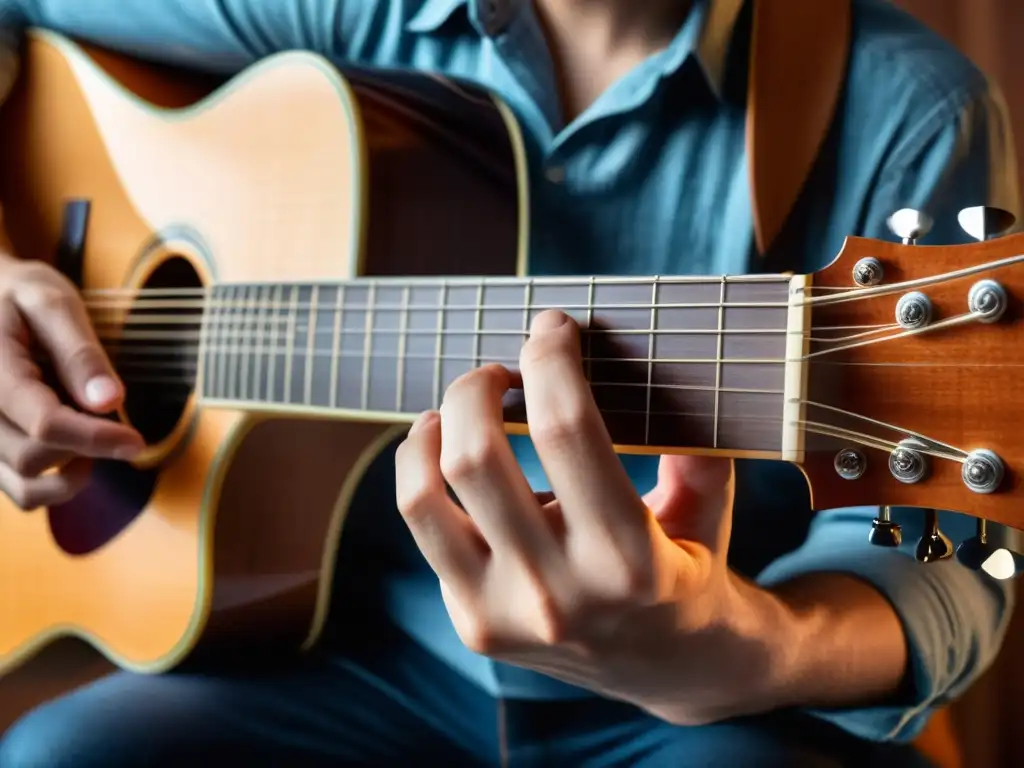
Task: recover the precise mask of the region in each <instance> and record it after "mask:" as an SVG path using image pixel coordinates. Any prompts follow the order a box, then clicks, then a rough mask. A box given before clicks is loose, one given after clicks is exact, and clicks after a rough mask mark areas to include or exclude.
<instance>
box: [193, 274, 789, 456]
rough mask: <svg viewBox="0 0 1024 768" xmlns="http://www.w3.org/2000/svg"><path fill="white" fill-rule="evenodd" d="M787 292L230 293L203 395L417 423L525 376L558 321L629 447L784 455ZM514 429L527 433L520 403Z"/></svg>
mask: <svg viewBox="0 0 1024 768" xmlns="http://www.w3.org/2000/svg"><path fill="white" fill-rule="evenodd" d="M789 292H790V278H788V277H785V276H745V277H730V278H718V277H715V278H706V279H702V278H696V279H694V278H685V279H684V278H678V279H677V278H659V279H653V278H644V279H638V278H594V279H586V278H573V279H567V278H550V279H545V278H533V279H525V278H497V279H495V278H486V279H483V280H481V279H476V280H470V279H465V278H453V279H440V278H437V279H415V280H409V279H406V280H400V279H358V280H352V281H348V282H344V283H336V284H280V285H218V286H216V287H214V288H213V289H212V290H211V292H210V293H209V294H208V296H207V306H206V310H205V315H204V322H203V329H202V334H201V346H200V349H201V365H200V372H201V377H200V381H199V384H198V386H199V392H200V393H201V397H202V399H203V400H204V401H205V402H207V403H208V404H221V405H228V404H232V405H235V406H239V407H248V408H258V409H270V410H274V411H281V412H286V411H297V410H301V411H317V412H324V413H325V414H327V413H328V412H331V413H333V415H338V414H339V413H341V414H343V413H350V412H360V413H361V414H362V415H371V416H373V415H377V416H380V417H381V418H382V419H385V420H388V419H397V418H404V417H405V416H406V415H412V414H416V413H419V412H421V411H423V410H425V409H429V408H436V407H438V406H439V404H440V402H441V400H442V398H443V396H444V393H445V390H446V388H447V387H448V385H449V384H450V383H451V382H452V381H454V380H455V379H456V378H457V377H459V376H460V375H462V374H464V373H466V372H468V371H470V370H472V369H473V368H476V367H479V366H481V365H483V364H486V363H500V364H502V365H505V366H507V367H509V368H512V369H516V368H517V367H518V356H519V352H520V349H521V347H522V345H523V342H524V341H525V339H526V338H527V336H528V329H529V326H530V323H531V321H532V319H533V318H534V317H535V316H536V315H537V314H538V313H539V312H542V311H544V310H546V309H552V308H556V309H560V310H562V311H565V312H566V313H567V314H569V315H571V316H572V317H573V318H574V319H575V320H576V321H577V322H578V323H579V325H580V326H581V329H582V333H583V335H582V348H583V357H584V373H585V375H586V377H587V379H588V381H589V382H590V384H591V387H592V390H593V393H594V396H595V398H596V401H597V404H598V406H599V408H600V409H601V411H602V413H603V415H604V417H605V421H606V423H607V424H608V427H609V430H610V431H611V433H612V437H613V439H614V440H615V442H616V443H618V444H620V445H623V446H633V447H651V448H656V447H667V446H687V447H695V448H709V449H721V450H723V451H732V452H746V451H751V452H764V453H778V452H780V451H781V449H782V443H783V433H784V422H783V408H784V403H785V391H784V387H785V382H786V372H785V358H786V338H787V322H788V321H787V318H788V316H789V311H790V310H789V304H790V296H789ZM507 419H508V421H509V422H512V423H517V422H519V423H521V422H524V421H525V413H523V410H522V407H521V398H518V399H517V397H516V396H515V394H514V393H513V394H512V395H510V398H509V409H508V413H507Z"/></svg>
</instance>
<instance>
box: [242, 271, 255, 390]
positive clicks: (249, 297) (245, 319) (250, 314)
mask: <svg viewBox="0 0 1024 768" xmlns="http://www.w3.org/2000/svg"><path fill="white" fill-rule="evenodd" d="M256 291H259V287H258V286H248V287H247V288H246V301H245V308H244V309H243V310H242V328H243V332H244V333H247V334H251V333H253V329H252V328H250V324H252V325H255V319H256V312H255V310H256V305H255V303H254V300H253V293H255V292H256ZM252 357H253V348H252V347H249V349H247V351H246V352H245V354H244V355H243V356H242V370H241V372H240V374H239V394H240V399H243V400H247V399H249V382H250V381H251V379H250V373H251V371H250V369H251V368H252V362H253V360H252Z"/></svg>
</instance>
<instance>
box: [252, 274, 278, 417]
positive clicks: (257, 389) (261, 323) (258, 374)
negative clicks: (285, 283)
mask: <svg viewBox="0 0 1024 768" xmlns="http://www.w3.org/2000/svg"><path fill="white" fill-rule="evenodd" d="M263 292H264V287H257V288H256V299H257V301H261V297H262V295H263ZM267 293H269V294H270V295H271V296H272V295H273V290H272V289H271V290H270V291H267ZM273 325H274V329H276V326H278V324H276V323H274V324H273ZM265 334H266V307H263V306H260V307H259V309H258V310H257V311H256V337H257V338H256V359H255V361H254V362H253V397H254V398H256V399H261V398H263V392H262V391H261V389H262V387H261V386H260V383H261V382H262V381H263V368H264V366H263V355H264V354H265V353H264V351H263V337H264V335H265ZM272 344H273V347H271V348H272V349H276V347H278V335H276V333H274V335H273V341H272ZM271 356H273V355H271ZM269 367H270V361H269V360H267V365H266V368H267V369H269ZM266 399H270V398H269V397H267V398H266Z"/></svg>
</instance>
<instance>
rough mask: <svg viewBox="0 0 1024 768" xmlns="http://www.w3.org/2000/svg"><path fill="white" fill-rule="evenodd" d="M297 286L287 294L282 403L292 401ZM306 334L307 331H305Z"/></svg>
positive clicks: (297, 312)
mask: <svg viewBox="0 0 1024 768" xmlns="http://www.w3.org/2000/svg"><path fill="white" fill-rule="evenodd" d="M298 315H299V286H297V285H295V284H293V285H292V286H291V291H290V292H289V294H288V330H287V331H286V333H287V334H288V346H287V348H286V349H285V353H284V393H283V394H284V401H285V402H286V403H290V402H291V401H292V372H293V371H294V370H295V326H297V325H298V323H299V317H298ZM307 333H308V331H307Z"/></svg>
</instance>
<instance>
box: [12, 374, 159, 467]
mask: <svg viewBox="0 0 1024 768" xmlns="http://www.w3.org/2000/svg"><path fill="white" fill-rule="evenodd" d="M3 378H4V381H3V384H2V386H0V410H3V412H4V415H5V416H6V417H7V419H8V420H9V421H10V422H11V423H12V424H14V425H15V426H17V427H18V428H19V429H21V430H22V431H23V432H24V433H25V434H26V435H28V436H29V437H31V438H32V439H34V440H37V441H39V442H41V443H45V444H46V445H48V446H50V447H52V448H56V449H60V450H65V451H70V452H72V453H74V454H76V455H78V456H87V457H89V458H95V459H108V458H109V459H130V458H133V457H134V456H135V455H136V454H137V453H138V452H139V451H140V450H142V448H143V447H144V445H143V440H142V437H141V436H140V435H139V434H138V432H136V431H135V430H134V429H132V428H131V427H128V426H126V425H124V424H121V423H120V422H116V421H111V420H109V419H104V418H101V417H99V416H90V415H88V414H85V413H80V412H79V411H76V410H74V409H72V408H70V407H68V406H67V405H64V404H63V403H61V402H60V400H58V399H57V395H56V394H55V393H54V391H53V390H52V389H50V388H49V387H47V386H46V385H45V384H43V382H42V381H40V380H39V379H34V378H30V377H16V378H12V377H9V376H4V377H3Z"/></svg>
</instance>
